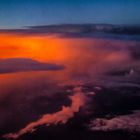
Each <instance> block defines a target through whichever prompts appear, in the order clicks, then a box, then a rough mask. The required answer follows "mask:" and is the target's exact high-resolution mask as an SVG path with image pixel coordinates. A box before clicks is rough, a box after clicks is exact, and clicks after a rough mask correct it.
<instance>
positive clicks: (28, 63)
mask: <svg viewBox="0 0 140 140" xmlns="http://www.w3.org/2000/svg"><path fill="white" fill-rule="evenodd" d="M62 69H64V66H61V65H56V64H49V63H41V62H38V61H35V60H32V59H26V58H9V59H0V73H13V72H21V71H46V70H62Z"/></svg>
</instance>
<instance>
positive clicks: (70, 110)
mask: <svg viewBox="0 0 140 140" xmlns="http://www.w3.org/2000/svg"><path fill="white" fill-rule="evenodd" d="M69 98H70V99H71V102H72V103H71V105H70V106H68V107H66V106H62V109H61V110H60V111H58V112H56V113H53V114H45V115H43V116H42V117H41V118H40V119H39V120H37V121H35V122H31V123H29V124H28V125H27V126H26V127H24V128H23V129H21V130H19V131H18V132H17V133H9V134H6V135H4V136H3V137H4V138H7V139H10V138H12V139H17V138H19V137H20V136H22V135H24V134H26V133H29V132H33V131H35V129H36V128H37V127H38V126H40V125H47V126H49V125H51V124H54V125H56V124H58V123H62V124H65V123H66V122H67V121H68V120H69V119H70V118H72V117H73V116H74V114H75V113H76V112H78V111H79V110H80V108H81V107H82V106H84V105H85V103H86V97H85V95H84V93H83V92H82V88H81V87H76V88H74V95H73V96H70V97H69Z"/></svg>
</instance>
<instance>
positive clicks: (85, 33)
mask: <svg viewBox="0 0 140 140" xmlns="http://www.w3.org/2000/svg"><path fill="white" fill-rule="evenodd" d="M0 32H1V33H16V34H58V35H60V36H62V37H69V38H71V37H72V38H82V37H84V38H85V37H87V38H109V39H111V38H112V39H119V40H120V39H123V40H140V36H139V35H140V26H126V25H111V24H60V25H42V26H29V27H24V28H21V29H0Z"/></svg>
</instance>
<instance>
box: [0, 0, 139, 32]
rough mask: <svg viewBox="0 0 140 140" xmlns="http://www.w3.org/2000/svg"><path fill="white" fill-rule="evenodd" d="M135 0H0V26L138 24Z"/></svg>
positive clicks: (137, 7) (137, 8)
mask: <svg viewBox="0 0 140 140" xmlns="http://www.w3.org/2000/svg"><path fill="white" fill-rule="evenodd" d="M139 14H140V1H139V0H0V28H1V29H3V28H21V27H24V26H31V25H32V26H33V25H35V26H36V25H50V24H64V23H108V24H140V17H139V16H138V15H139Z"/></svg>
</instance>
